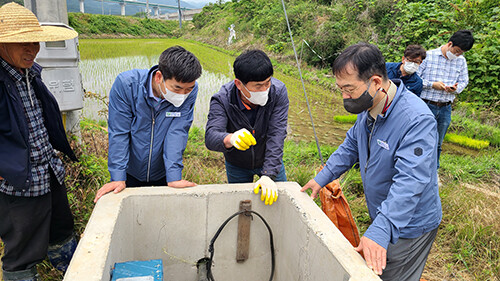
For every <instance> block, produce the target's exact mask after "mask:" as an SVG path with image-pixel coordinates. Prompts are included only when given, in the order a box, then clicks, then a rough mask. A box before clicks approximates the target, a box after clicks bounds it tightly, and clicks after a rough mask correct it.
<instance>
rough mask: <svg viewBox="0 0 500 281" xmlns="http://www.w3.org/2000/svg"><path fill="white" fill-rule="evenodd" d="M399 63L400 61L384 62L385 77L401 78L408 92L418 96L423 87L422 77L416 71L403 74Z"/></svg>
mask: <svg viewBox="0 0 500 281" xmlns="http://www.w3.org/2000/svg"><path fill="white" fill-rule="evenodd" d="M401 64H402V63H401V62H386V63H385V68H386V69H387V77H389V79H401V80H402V81H403V83H404V84H405V86H406V88H407V89H408V90H409V91H410V92H412V93H414V94H415V95H417V96H419V97H420V94H421V93H422V89H423V82H422V78H420V76H418V74H417V73H416V72H415V73H413V74H411V75H406V76H403V75H402V73H401V69H400V67H401Z"/></svg>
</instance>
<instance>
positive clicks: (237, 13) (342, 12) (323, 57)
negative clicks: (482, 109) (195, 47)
mask: <svg viewBox="0 0 500 281" xmlns="http://www.w3.org/2000/svg"><path fill="white" fill-rule="evenodd" d="M285 4H286V7H287V13H288V18H289V20H290V25H291V29H292V32H293V36H294V41H295V43H296V45H297V50H298V52H300V56H301V58H302V59H303V60H304V61H305V62H307V64H308V65H310V66H315V67H319V68H324V69H325V70H326V71H325V76H326V75H328V69H329V67H330V65H331V63H332V62H333V60H335V58H336V56H337V55H338V54H339V52H341V51H342V50H343V49H344V48H345V47H347V46H349V45H351V44H354V43H357V42H359V41H366V42H370V43H373V44H376V45H378V46H379V48H380V49H381V50H382V52H383V53H384V55H385V57H386V59H387V61H400V60H401V57H402V54H403V51H404V49H405V48H406V46H407V45H409V44H421V45H422V46H423V47H424V48H426V49H433V48H437V47H439V46H440V45H442V44H444V43H446V42H447V40H448V39H449V37H450V36H451V34H452V33H453V32H455V31H456V30H459V29H470V30H472V31H473V32H474V37H475V39H476V44H475V45H474V47H473V48H472V50H470V51H469V52H467V53H466V54H465V57H466V59H467V61H468V68H469V75H470V83H469V86H468V87H467V89H466V90H465V91H464V94H462V95H460V96H459V97H458V98H459V99H460V100H461V101H474V102H479V103H481V104H483V105H485V106H489V107H493V108H497V109H498V107H499V105H500V94H499V91H500V77H499V76H498V70H500V52H499V51H498V50H499V49H500V6H499V2H498V0H420V1H418V0H399V1H393V0H379V1H368V0H355V1H352V0H336V1H333V0H312V1H311V0H289V1H285ZM231 24H234V25H235V30H236V34H237V41H236V42H235V44H233V45H232V46H229V47H228V46H226V41H227V37H228V35H229V32H228V31H227V29H228V27H229V26H230V25H231ZM193 25H194V26H193V28H192V29H191V30H190V31H189V33H188V34H187V35H186V36H185V37H187V38H191V39H194V40H198V41H202V42H206V43H210V44H214V45H218V46H221V47H222V46H223V47H225V48H229V49H233V50H239V51H241V50H242V49H244V48H246V47H248V46H261V47H263V48H265V49H266V50H267V51H269V52H270V53H272V54H273V56H274V57H276V58H278V59H284V60H289V61H293V51H292V46H291V43H290V37H289V34H288V30H287V25H286V21H285V16H284V12H283V7H282V2H281V1H280V0H240V1H232V2H225V3H223V4H217V3H216V4H209V5H207V6H205V7H204V8H203V11H202V12H201V13H200V14H197V15H196V16H195V17H194V19H193ZM306 43H307V44H306ZM309 46H310V47H309ZM313 51H314V52H313ZM320 78H321V77H319V79H320Z"/></svg>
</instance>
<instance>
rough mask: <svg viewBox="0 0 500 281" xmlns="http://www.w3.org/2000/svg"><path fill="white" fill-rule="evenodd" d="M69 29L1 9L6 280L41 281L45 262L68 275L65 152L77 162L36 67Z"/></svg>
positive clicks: (12, 8) (0, 206)
mask: <svg viewBox="0 0 500 281" xmlns="http://www.w3.org/2000/svg"><path fill="white" fill-rule="evenodd" d="M77 35H78V34H77V33H76V32H75V31H73V30H70V29H67V28H61V27H53V26H40V24H39V22H38V20H37V18H36V16H35V15H34V14H33V13H32V12H31V11H29V10H28V9H26V8H24V7H22V6H20V5H18V4H15V3H9V4H5V5H3V6H2V7H1V8H0V108H1V110H0V143H1V145H0V216H1V219H0V238H1V240H2V241H3V243H4V256H3V257H2V270H3V278H4V280H37V279H38V274H37V271H36V265H37V264H38V263H40V262H41V261H43V260H44V259H45V257H46V256H47V255H48V257H49V260H50V261H51V263H52V264H53V265H54V266H55V267H56V268H57V269H59V270H62V271H65V270H66V269H67V267H68V265H69V261H70V260H71V257H72V255H73V252H74V250H75V248H76V244H77V241H76V239H75V237H74V234H73V216H72V214H71V210H70V207H69V204H68V198H67V195H66V188H65V185H64V173H65V172H64V165H63V163H62V161H61V159H59V157H58V156H57V155H56V152H55V150H58V151H61V152H63V153H64V154H66V155H68V156H69V157H70V158H71V159H73V160H77V159H76V157H75V155H74V153H73V151H72V150H71V147H70V145H69V143H68V140H67V138H66V134H65V131H64V127H63V123H62V118H61V114H60V112H59V107H58V105H57V101H56V99H55V98H54V96H53V95H52V94H51V93H50V92H49V90H48V89H47V87H46V86H45V85H44V83H43V82H42V80H41V76H40V72H41V67H40V65H38V64H36V63H35V62H34V59H35V57H36V55H37V53H38V51H39V49H40V44H39V42H45V41H59V40H66V39H71V38H74V37H76V36H77Z"/></svg>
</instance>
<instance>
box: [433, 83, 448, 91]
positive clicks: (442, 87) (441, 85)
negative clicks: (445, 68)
mask: <svg viewBox="0 0 500 281" xmlns="http://www.w3.org/2000/svg"><path fill="white" fill-rule="evenodd" d="M432 88H433V89H436V90H441V91H445V90H446V85H445V84H444V83H443V82H441V81H437V82H432Z"/></svg>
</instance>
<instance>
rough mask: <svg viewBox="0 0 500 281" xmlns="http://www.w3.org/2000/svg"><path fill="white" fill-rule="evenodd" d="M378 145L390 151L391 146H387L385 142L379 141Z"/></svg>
mask: <svg viewBox="0 0 500 281" xmlns="http://www.w3.org/2000/svg"><path fill="white" fill-rule="evenodd" d="M377 144H378V145H379V146H380V147H382V148H383V149H385V150H389V144H387V143H386V142H385V141H383V140H379V139H377Z"/></svg>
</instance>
